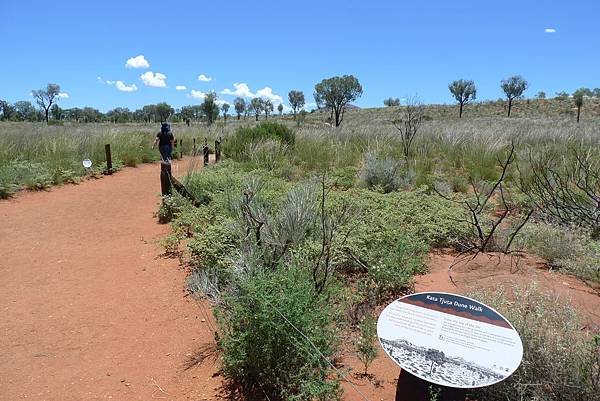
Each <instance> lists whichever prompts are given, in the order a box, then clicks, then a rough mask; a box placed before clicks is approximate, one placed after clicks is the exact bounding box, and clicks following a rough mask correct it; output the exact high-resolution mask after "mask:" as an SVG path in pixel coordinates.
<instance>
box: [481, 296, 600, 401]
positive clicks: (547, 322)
mask: <svg viewBox="0 0 600 401" xmlns="http://www.w3.org/2000/svg"><path fill="white" fill-rule="evenodd" d="M471 296H473V297H475V298H477V299H479V300H481V301H483V302H485V303H487V304H489V305H490V306H493V307H495V308H496V309H497V310H498V311H499V312H501V313H502V314H503V315H504V316H505V317H506V318H507V319H508V320H509V321H510V322H511V323H512V324H513V326H514V327H515V329H516V330H517V331H518V332H519V335H520V336H521V340H522V342H523V361H522V363H521V366H520V367H519V369H517V371H516V372H515V373H514V374H513V375H512V376H510V377H509V378H508V379H506V380H504V381H502V382H500V383H498V384H495V385H493V386H490V387H484V388H482V389H479V390H477V391H475V392H474V396H475V398H476V399H480V400H486V401H506V400H509V401H512V400H515V401H516V400H519V401H520V400H527V401H534V400H535V401H570V400H590V401H597V400H600V335H595V336H594V335H591V334H590V333H588V332H586V331H582V330H581V323H580V321H579V317H578V313H577V311H576V310H574V308H573V306H571V305H570V304H568V303H566V302H564V301H559V300H557V298H556V297H555V296H553V295H551V294H546V293H544V292H543V291H541V289H540V288H538V287H537V286H529V287H515V288H510V289H503V288H498V289H496V290H495V291H493V292H480V293H474V294H471ZM509 299H510V300H511V301H510V302H507V300H509Z"/></svg>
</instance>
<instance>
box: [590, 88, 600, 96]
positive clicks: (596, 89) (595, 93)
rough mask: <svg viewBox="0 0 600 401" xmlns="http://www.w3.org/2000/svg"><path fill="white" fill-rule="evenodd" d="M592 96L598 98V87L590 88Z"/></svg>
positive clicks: (599, 89) (599, 91) (599, 94)
mask: <svg viewBox="0 0 600 401" xmlns="http://www.w3.org/2000/svg"><path fill="white" fill-rule="evenodd" d="M592 97H596V98H600V88H594V89H593V90H592Z"/></svg>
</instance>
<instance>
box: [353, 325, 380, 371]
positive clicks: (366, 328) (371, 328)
mask: <svg viewBox="0 0 600 401" xmlns="http://www.w3.org/2000/svg"><path fill="white" fill-rule="evenodd" d="M376 326H377V321H376V320H375V318H374V317H373V315H370V314H368V315H366V316H365V317H364V318H363V320H362V321H361V322H360V324H359V326H358V330H359V333H360V337H359V339H358V344H357V347H356V353H357V355H358V359H360V361H361V362H362V363H363V366H364V367H365V370H364V372H363V373H364V374H365V375H366V374H367V370H368V369H369V365H370V364H371V362H373V361H374V360H375V358H377V350H378V348H377V346H376V345H375V344H374V342H375V340H376V338H377V327H376Z"/></svg>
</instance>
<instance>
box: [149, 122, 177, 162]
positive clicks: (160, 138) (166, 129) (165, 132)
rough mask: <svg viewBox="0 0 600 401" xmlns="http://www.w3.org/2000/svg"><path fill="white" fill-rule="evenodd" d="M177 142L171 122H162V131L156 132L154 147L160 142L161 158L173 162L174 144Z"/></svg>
mask: <svg viewBox="0 0 600 401" xmlns="http://www.w3.org/2000/svg"><path fill="white" fill-rule="evenodd" d="M174 143H175V136H174V135H173V132H172V131H171V126H170V125H169V123H162V124H161V125H160V132H159V133H158V134H156V138H155V139H154V143H153V144H152V149H154V148H155V147H156V145H157V144H158V150H159V152H160V158H161V160H162V161H164V162H165V163H171V154H172V153H173V144H174Z"/></svg>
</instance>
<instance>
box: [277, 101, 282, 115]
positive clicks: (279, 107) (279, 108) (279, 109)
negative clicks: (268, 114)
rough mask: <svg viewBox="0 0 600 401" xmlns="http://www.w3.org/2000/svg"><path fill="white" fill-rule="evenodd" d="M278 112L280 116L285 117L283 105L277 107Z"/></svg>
mask: <svg viewBox="0 0 600 401" xmlns="http://www.w3.org/2000/svg"><path fill="white" fill-rule="evenodd" d="M277 111H278V112H279V115H280V116H282V115H283V103H279V104H278V105H277Z"/></svg>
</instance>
